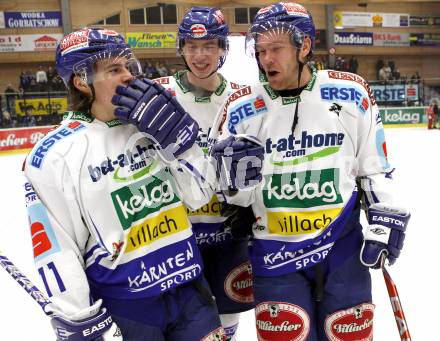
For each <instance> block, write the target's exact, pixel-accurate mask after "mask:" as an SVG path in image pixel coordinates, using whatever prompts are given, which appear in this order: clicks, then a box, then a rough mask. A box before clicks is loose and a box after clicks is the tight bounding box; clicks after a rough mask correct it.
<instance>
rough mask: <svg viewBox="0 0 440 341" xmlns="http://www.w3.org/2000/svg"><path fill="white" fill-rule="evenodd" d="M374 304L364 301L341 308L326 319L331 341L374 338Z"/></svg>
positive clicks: (368, 340) (327, 331)
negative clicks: (354, 305) (347, 307)
mask: <svg viewBox="0 0 440 341" xmlns="http://www.w3.org/2000/svg"><path fill="white" fill-rule="evenodd" d="M373 315H374V304H371V303H364V304H361V305H358V306H356V307H353V308H350V309H346V310H340V311H337V312H335V313H333V314H332V315H330V316H328V317H327V318H326V320H325V334H326V335H327V337H328V339H329V340H330V341H350V340H358V341H371V340H373Z"/></svg>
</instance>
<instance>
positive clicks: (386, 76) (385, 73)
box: [379, 65, 391, 82]
mask: <svg viewBox="0 0 440 341" xmlns="http://www.w3.org/2000/svg"><path fill="white" fill-rule="evenodd" d="M379 80H381V81H383V82H388V81H389V80H391V68H390V67H389V66H388V65H384V66H382V68H381V69H380V70H379Z"/></svg>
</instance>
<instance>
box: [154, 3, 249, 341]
mask: <svg viewBox="0 0 440 341" xmlns="http://www.w3.org/2000/svg"><path fill="white" fill-rule="evenodd" d="M228 33H229V28H228V25H227V24H226V23H225V20H224V17H223V14H222V12H221V11H220V10H218V9H216V8H212V7H193V8H191V9H190V10H189V11H188V12H187V13H186V14H185V15H184V16H183V19H182V22H181V23H180V25H179V28H178V53H179V54H180V55H181V57H182V59H183V61H184V63H185V65H186V67H187V70H184V71H179V72H177V73H176V74H174V75H173V76H170V77H162V78H158V79H156V82H158V83H160V84H161V85H163V86H164V87H165V88H167V89H168V91H170V93H172V95H173V96H175V98H176V99H177V100H178V101H179V103H180V104H181V105H182V106H183V107H184V108H185V110H187V111H188V112H189V113H190V114H191V116H192V117H193V118H194V119H195V120H196V121H197V123H198V125H199V135H198V137H197V140H196V143H197V144H198V145H199V146H200V147H201V148H202V149H204V150H205V151H206V152H207V150H208V136H209V133H210V130H211V127H212V125H213V123H214V120H215V117H216V115H217V112H218V111H219V109H220V107H221V105H222V104H223V102H224V101H225V100H226V98H227V96H228V95H229V94H231V93H232V92H233V91H235V90H237V89H239V88H240V86H239V85H237V84H235V83H232V82H229V81H227V80H226V79H225V78H224V77H223V76H222V75H221V73H219V72H218V69H219V68H220V67H221V66H222V65H223V63H224V62H225V59H226V55H227V53H228V39H227V37H228ZM221 207H222V206H221V204H220V203H219V201H218V198H217V196H213V197H212V199H211V201H210V202H209V203H208V204H206V205H204V206H203V207H201V208H199V209H197V210H195V211H191V210H190V209H188V214H189V218H190V220H191V223H192V225H193V230H194V233H195V235H196V239H197V245H198V246H199V248H200V250H201V253H202V258H203V262H204V265H205V269H204V274H205V277H206V279H207V281H208V283H209V285H210V287H211V290H212V292H213V294H214V296H215V298H216V303H217V307H218V309H219V313H220V318H221V321H222V325H223V327H224V329H225V332H226V337H227V339H228V340H233V339H234V334H235V332H236V330H237V327H238V319H239V313H240V312H243V311H246V310H249V309H252V308H253V293H252V270H251V266H250V263H249V258H248V254H247V238H234V237H233V235H232V232H231V231H230V229H228V228H225V226H224V222H225V220H226V219H227V218H226V217H223V216H222V213H221ZM242 224H246V223H245V222H242ZM248 225H249V226H250V224H248Z"/></svg>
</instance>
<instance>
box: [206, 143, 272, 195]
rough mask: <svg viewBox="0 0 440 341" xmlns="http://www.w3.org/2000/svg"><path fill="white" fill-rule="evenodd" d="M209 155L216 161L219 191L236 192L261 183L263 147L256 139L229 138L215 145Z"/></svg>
mask: <svg viewBox="0 0 440 341" xmlns="http://www.w3.org/2000/svg"><path fill="white" fill-rule="evenodd" d="M210 154H211V156H212V157H214V159H215V161H216V172H217V178H218V179H219V185H220V190H234V191H236V190H239V189H245V188H250V187H253V186H255V185H258V184H259V183H260V182H261V179H262V175H261V169H262V167H263V160H264V147H263V146H262V144H261V142H260V141H259V140H258V139H257V138H256V137H254V136H250V135H235V136H229V137H228V138H226V139H225V140H223V141H220V142H217V143H215V144H214V145H213V146H212V147H211V151H210Z"/></svg>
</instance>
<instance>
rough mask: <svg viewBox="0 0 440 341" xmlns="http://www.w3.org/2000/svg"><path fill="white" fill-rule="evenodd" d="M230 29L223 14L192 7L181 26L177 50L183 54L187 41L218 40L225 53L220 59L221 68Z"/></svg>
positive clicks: (209, 9)
mask: <svg viewBox="0 0 440 341" xmlns="http://www.w3.org/2000/svg"><path fill="white" fill-rule="evenodd" d="M228 34H229V27H228V25H227V24H226V22H225V18H224V16H223V13H222V12H221V11H220V10H219V9H217V8H213V7H192V8H191V9H190V10H189V11H188V12H187V13H186V14H185V16H184V17H183V19H182V22H181V23H180V25H179V30H178V39H177V44H178V45H177V50H178V53H179V54H181V55H182V54H183V53H182V49H183V46H184V45H185V41H186V40H209V39H218V42H219V47H220V48H221V49H223V50H224V51H225V53H224V55H223V56H221V57H220V61H219V68H220V67H221V66H222V65H223V64H224V62H225V59H226V54H227V51H228V49H229V45H228Z"/></svg>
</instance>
